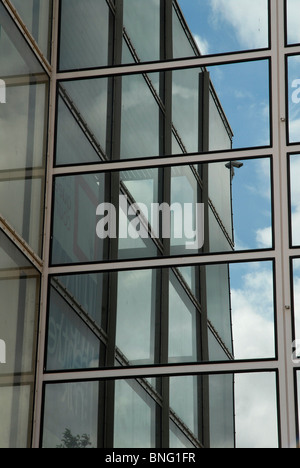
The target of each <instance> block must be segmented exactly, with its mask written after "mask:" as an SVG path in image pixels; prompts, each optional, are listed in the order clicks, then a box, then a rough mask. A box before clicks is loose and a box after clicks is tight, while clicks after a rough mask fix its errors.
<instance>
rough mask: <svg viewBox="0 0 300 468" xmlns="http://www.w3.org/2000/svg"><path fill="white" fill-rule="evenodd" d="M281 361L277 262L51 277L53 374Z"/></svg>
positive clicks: (49, 365)
mask: <svg viewBox="0 0 300 468" xmlns="http://www.w3.org/2000/svg"><path fill="white" fill-rule="evenodd" d="M187 280H188V281H187ZM161 291H164V294H163V295H162V293H161ZM132 324H134V326H132ZM254 335H255V336H256V339H255V340H254V341H253V336H254ZM163 337H164V338H163ZM162 340H163V345H162V346H160V345H159V346H158V343H161V342H162ZM106 349H110V350H111V349H114V350H115V355H114V358H112V354H111V353H110V354H106ZM274 357H275V313H274V285H273V265H272V263H271V262H258V263H256V262H255V263H254V262H253V263H237V264H230V265H228V264H220V265H218V264H216V265H206V266H204V265H203V266H199V267H195V266H194V267H181V268H180V269H179V268H173V269H158V270H155V269H154V270H150V269H149V270H138V271H136V270H131V271H126V272H118V273H117V274H116V273H110V274H108V273H107V274H100V273H99V274H93V275H88V274H81V275H72V276H58V277H55V278H52V279H51V291H50V298H49V318H48V340H47V370H50V371H60V370H72V369H91V368H99V367H103V366H105V367H112V366H133V365H154V364H166V363H175V364H176V363H177V364H179V363H182V362H190V363H193V362H207V361H228V360H231V361H233V360H241V359H272V358H274Z"/></svg>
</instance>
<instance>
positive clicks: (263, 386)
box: [235, 373, 278, 448]
mask: <svg viewBox="0 0 300 468" xmlns="http://www.w3.org/2000/svg"><path fill="white" fill-rule="evenodd" d="M235 395H236V398H235V413H236V420H235V422H236V444H237V447H238V448H277V446H278V418H277V401H276V380H275V375H274V374H270V373H269V374H266V373H262V374H237V375H235Z"/></svg>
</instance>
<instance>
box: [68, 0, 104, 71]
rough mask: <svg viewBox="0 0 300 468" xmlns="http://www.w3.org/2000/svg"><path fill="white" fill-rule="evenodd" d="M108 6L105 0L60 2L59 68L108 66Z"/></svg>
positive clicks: (69, 0)
mask: <svg viewBox="0 0 300 468" xmlns="http://www.w3.org/2000/svg"><path fill="white" fill-rule="evenodd" d="M109 20H110V9H109V7H108V4H107V2H106V0H86V1H85V2H84V3H83V2H82V1H81V0H63V1H62V2H61V20H60V21H61V23H60V57H59V67H60V69H61V70H72V69H75V70H76V69H78V68H94V67H102V66H106V65H109V64H110V63H111V58H110V57H109V54H108V50H109V47H108V45H109V37H110V36H109V33H110V31H109Z"/></svg>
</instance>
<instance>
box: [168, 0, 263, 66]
mask: <svg viewBox="0 0 300 468" xmlns="http://www.w3.org/2000/svg"><path fill="white" fill-rule="evenodd" d="M178 3H179V6H180V8H181V10H182V12H183V14H184V17H185V19H186V21H187V24H188V27H189V29H190V31H191V34H192V36H193V38H194V40H195V42H196V44H197V46H198V48H199V51H200V52H201V54H202V55H207V54H221V53H225V52H238V51H242V50H250V49H262V48H266V47H268V46H269V17H268V15H269V12H268V7H269V5H268V0H239V1H238V2H237V1H235V0H216V1H214V2H212V1H210V0H201V2H191V1H190V0H178ZM245 16H246V17H247V20H245ZM176 33H177V31H176ZM188 56H192V54H191V53H190V54H189V55H188ZM181 57H183V56H182V55H181ZM177 58H179V56H177Z"/></svg>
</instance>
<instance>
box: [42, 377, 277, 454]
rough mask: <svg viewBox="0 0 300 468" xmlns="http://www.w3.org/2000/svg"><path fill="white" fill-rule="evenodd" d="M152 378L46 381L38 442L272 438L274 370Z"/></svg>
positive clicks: (249, 441) (87, 444) (250, 442)
mask: <svg viewBox="0 0 300 468" xmlns="http://www.w3.org/2000/svg"><path fill="white" fill-rule="evenodd" d="M152 380H153V379H152ZM153 383H154V385H152V384H151V383H150V382H149V379H146V378H141V379H139V380H133V379H130V380H116V381H113V380H111V381H107V382H105V381H100V382H88V381H86V382H76V383H61V384H47V385H46V389H45V406H44V419H43V447H48V448H97V447H98V448H101V447H105V448H106V447H107V448H118V449H121V448H131V449H138V448H159V447H161V441H162V438H163V441H164V442H163V448H164V449H167V448H235V447H237V448H277V447H278V446H279V438H278V415H277V390H276V385H277V382H276V374H275V373H272V372H271V373H249V374H235V375H233V374H226V375H224V374H220V375H195V376H183V377H171V378H168V377H164V378H162V379H157V380H156V381H154V382H153ZM160 388H163V389H164V391H163V392H161V391H160ZM105 396H106V398H105ZM162 412H164V414H165V415H169V418H166V417H164V418H162V417H161V414H162ZM166 431H167V432H166ZM168 433H170V437H168Z"/></svg>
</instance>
